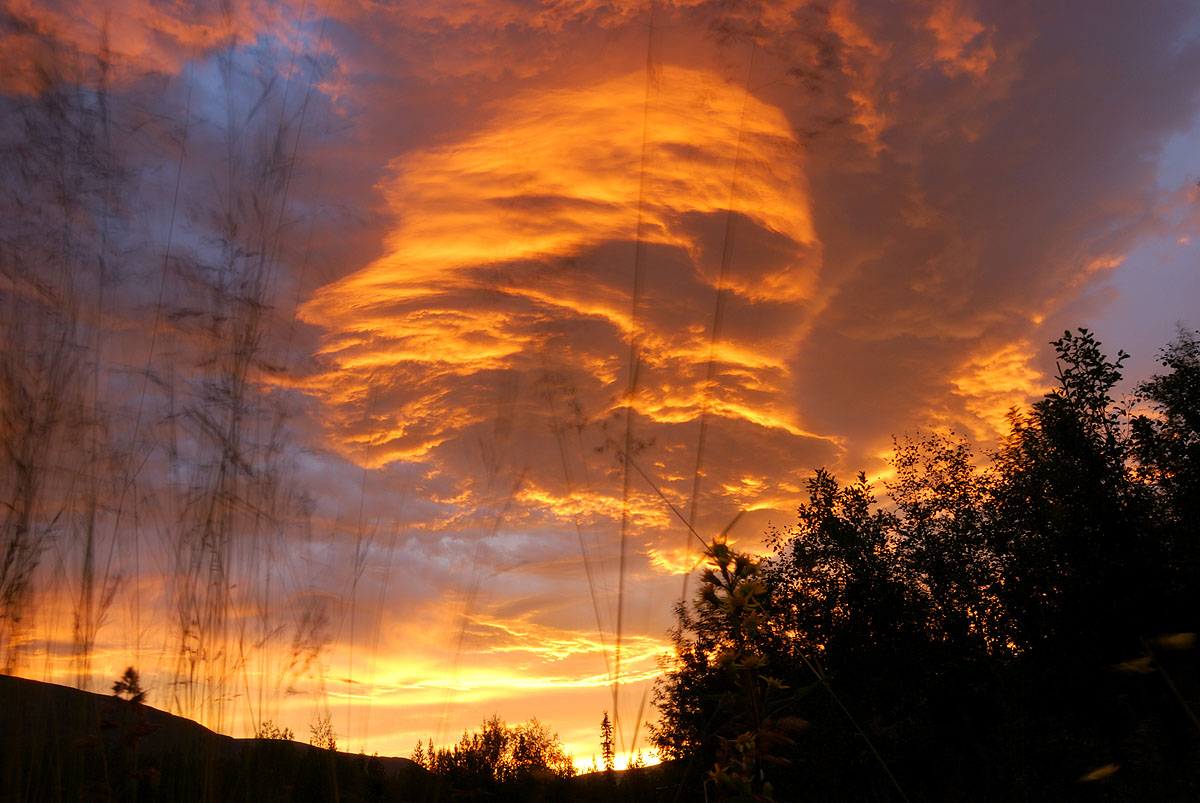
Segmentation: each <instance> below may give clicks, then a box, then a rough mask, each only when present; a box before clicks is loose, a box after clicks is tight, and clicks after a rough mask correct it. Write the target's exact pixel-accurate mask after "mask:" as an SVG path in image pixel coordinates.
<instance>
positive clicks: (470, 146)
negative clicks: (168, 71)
mask: <svg viewBox="0 0 1200 803" xmlns="http://www.w3.org/2000/svg"><path fill="white" fill-rule="evenodd" d="M802 164H803V159H802V153H801V149H800V146H799V145H798V144H797V142H796V141H795V139H794V138H793V137H792V135H791V132H790V129H789V126H788V123H787V121H786V120H785V119H784V118H783V116H782V114H781V113H780V112H779V110H777V109H775V108H773V107H771V106H768V105H767V104H764V103H762V102H760V101H758V100H757V99H755V98H754V97H753V96H752V95H750V94H749V93H747V92H746V91H745V90H744V88H742V87H739V86H733V85H730V84H728V83H727V82H726V81H724V80H722V79H721V78H719V77H717V76H715V75H712V74H708V73H705V72H701V71H696V70H688V69H682V68H674V67H661V68H659V69H657V70H655V71H653V72H652V73H651V74H650V76H649V80H648V79H647V75H646V74H645V73H644V72H640V71H639V72H636V73H632V74H629V75H626V76H623V77H620V78H617V79H611V80H607V81H603V82H600V83H598V84H596V85H594V86H590V87H586V88H582V89H580V88H572V89H549V90H546V91H542V92H529V93H526V94H524V95H522V96H519V97H517V98H515V99H512V100H509V101H506V102H505V103H503V104H502V105H500V106H498V108H496V109H495V110H494V113H493V116H492V117H491V119H490V120H489V122H488V123H487V125H486V127H485V128H484V129H483V130H481V131H480V132H478V133H476V134H474V135H472V136H470V137H468V138H467V139H465V140H462V141H458V142H454V143H452V144H449V145H446V146H443V147H439V148H435V149H430V150H424V151H418V152H415V153H410V154H407V155H405V156H403V157H400V158H398V159H396V160H395V161H393V163H392V165H391V176H390V177H389V178H388V179H387V181H386V182H385V183H384V184H383V185H382V186H381V189H382V191H383V193H384V195H385V197H386V199H387V202H388V207H389V209H390V211H391V212H392V213H393V214H394V215H395V218H396V220H397V226H396V228H395V229H394V230H393V231H392V232H391V233H390V234H389V235H388V236H387V238H386V242H387V245H388V249H389V253H388V254H387V255H385V256H384V257H382V258H380V259H378V260H377V261H376V262H374V263H373V264H371V265H369V266H367V267H366V268H364V269H362V270H360V271H358V272H356V273H353V274H351V275H349V276H348V277H347V278H345V279H343V280H341V281H339V282H336V283H335V284H333V285H331V286H328V287H325V288H323V289H322V290H321V292H320V293H319V294H318V295H317V297H316V298H315V299H314V300H312V301H311V302H309V303H308V304H307V305H306V306H305V307H304V308H303V310H302V315H303V316H304V318H305V319H306V320H307V321H309V322H312V323H316V324H319V325H321V326H322V327H324V328H325V329H326V330H327V331H328V332H329V335H328V336H327V339H326V342H325V345H324V346H323V348H322V354H321V357H322V358H323V360H324V365H325V366H326V370H325V371H324V372H323V373H322V374H320V375H319V376H317V377H316V378H315V379H314V381H313V388H314V389H315V390H316V391H317V392H319V393H321V394H322V395H323V396H324V397H325V398H326V399H327V400H328V401H329V402H330V403H331V404H332V405H333V407H334V409H335V410H345V409H346V408H345V407H343V406H342V405H346V404H347V403H350V405H349V406H350V407H351V408H355V407H357V408H358V412H359V414H361V412H362V405H363V403H364V400H365V399H366V398H367V396H368V395H369V393H370V391H369V388H370V387H371V384H372V382H376V381H380V377H383V376H385V375H386V376H388V377H396V376H402V377H404V380H403V381H406V382H416V383H418V384H421V385H424V386H426V387H429V388H430V389H431V390H432V388H433V387H435V386H437V387H439V388H444V386H443V385H441V384H440V383H441V382H442V380H443V379H446V378H450V377H452V378H455V379H458V380H463V379H465V378H469V377H472V376H475V377H482V376H486V375H487V374H488V372H496V371H508V370H517V371H533V370H537V369H539V368H540V369H542V370H558V369H562V368H564V367H570V368H571V369H572V370H571V373H572V374H573V375H574V376H573V379H574V381H576V382H578V383H585V384H587V385H590V386H591V387H592V389H593V390H598V391H601V392H605V393H608V394H609V396H610V397H611V398H610V399H609V401H608V402H606V403H605V406H606V407H610V408H611V407H613V406H615V405H619V404H620V403H621V402H620V401H619V400H616V396H615V390H616V389H617V387H618V385H619V383H621V382H624V381H625V380H626V377H627V373H626V371H627V354H628V343H629V340H630V339H631V338H636V339H637V341H638V343H639V344H640V348H641V354H642V360H643V364H644V366H645V370H646V371H647V372H648V374H651V373H652V374H653V378H652V381H648V382H646V383H645V390H644V392H643V393H641V394H640V395H639V396H638V398H637V399H636V400H635V401H634V404H635V408H636V409H637V411H638V412H639V413H641V414H642V415H644V416H646V417H647V418H648V419H649V420H651V421H656V422H665V423H679V422H687V421H692V420H695V419H697V418H698V417H699V416H700V415H701V413H702V412H703V411H705V410H707V411H708V412H709V413H710V414H712V415H715V416H721V417H730V418H741V419H744V420H747V421H753V422H754V423H755V424H757V425H759V426H764V427H776V428H779V429H781V430H783V431H785V432H787V433H789V434H792V435H795V436H799V437H806V436H810V435H811V433H808V432H806V431H805V430H804V428H803V426H802V425H801V423H800V422H799V421H798V419H797V417H796V415H795V413H794V411H792V410H789V409H787V408H786V406H785V405H784V404H782V403H781V400H780V399H779V398H778V397H777V396H775V393H774V391H773V389H775V388H778V387H779V386H780V384H781V379H783V378H784V377H785V375H786V371H787V368H786V359H787V356H788V351H787V349H788V345H787V344H788V332H786V331H784V332H777V333H775V335H774V336H773V337H771V338H766V339H763V338H760V337H757V336H748V335H746V334H743V335H742V336H740V337H739V336H738V334H736V330H735V331H734V333H733V334H730V333H728V332H727V333H725V334H724V336H722V337H718V338H717V339H716V341H715V342H714V341H713V339H712V337H711V332H710V328H709V327H710V321H711V318H712V306H713V304H714V303H715V298H716V293H717V289H718V287H720V288H723V291H724V292H725V293H726V294H727V295H728V297H729V299H730V301H729V302H728V304H727V306H728V308H729V309H730V310H731V314H733V315H737V314H742V315H749V314H752V313H753V312H754V311H755V310H756V309H759V308H761V309H765V310H769V311H774V314H775V315H778V314H779V311H780V310H785V309H786V310H788V311H789V312H791V313H794V314H795V315H796V318H798V319H799V320H803V314H804V306H805V304H806V303H808V302H810V301H811V299H812V296H813V293H814V289H815V285H816V282H817V279H818V273H819V270H820V246H819V243H818V242H817V241H816V237H815V235H814V233H813V228H812V223H811V215H810V211H809V200H808V198H807V195H806V190H805V186H806V184H805V179H804V175H803V171H802V168H801V165H802ZM731 215H732V218H731ZM732 229H736V230H737V236H738V237H739V238H740V240H741V241H743V242H745V243H747V244H749V246H750V247H754V248H758V249H760V250H762V251H763V252H765V253H766V254H767V256H768V258H767V259H765V260H758V261H755V262H749V261H747V260H740V261H737V262H736V263H735V262H734V261H733V260H731V259H730V258H729V255H728V254H724V260H723V251H724V248H725V244H726V243H727V242H729V239H730V237H731V236H732V233H731V230H732ZM719 232H724V233H725V234H724V239H722V237H721V236H720V234H719ZM723 261H724V268H725V270H724V275H723V277H722V262H723ZM635 270H637V271H639V272H640V273H641V274H642V276H641V277H640V279H639V281H641V282H642V283H643V288H644V289H643V296H642V298H641V300H640V304H639V307H638V309H637V310H636V311H634V310H633V309H632V308H631V303H630V296H631V293H632V283H633V280H634V271H635ZM635 315H636V318H635ZM710 356H711V358H712V359H713V361H714V364H715V365H716V366H717V371H716V376H715V377H714V384H715V385H716V386H719V391H720V392H717V393H713V392H712V388H710V389H709V391H708V392H705V390H704V384H703V382H702V381H699V380H702V379H703V375H704V370H705V366H706V365H707V362H708V360H709V358H710ZM764 389H768V390H764ZM407 404H408V409H406V410H405V411H404V414H403V415H397V416H395V418H394V421H395V422H396V423H395V426H394V427H392V428H389V427H387V426H380V427H377V428H376V429H375V431H374V432H372V434H371V435H370V437H369V440H370V444H365V443H361V442H360V443H354V442H353V439H352V438H350V439H348V441H350V442H348V443H347V444H346V446H347V448H348V449H349V450H350V451H351V453H352V454H354V456H355V458H356V459H357V460H359V461H362V462H366V463H367V464H369V465H373V466H379V465H383V464H385V463H388V462H390V461H393V460H397V459H413V458H420V457H422V456H423V455H424V454H425V453H426V452H427V451H428V450H429V449H430V448H432V447H434V446H436V445H438V444H439V443H442V442H444V441H445V440H446V439H448V438H450V437H452V436H453V434H454V432H456V431H458V430H460V429H461V428H462V427H464V426H466V425H469V424H471V423H476V422H477V421H478V420H480V419H479V418H478V417H479V416H480V415H481V413H480V411H479V409H478V408H474V409H470V408H468V407H467V406H465V405H459V404H455V403H454V400H453V399H450V398H447V396H446V394H445V391H444V389H440V390H438V391H432V392H429V393H422V394H413V395H412V397H411V398H410V400H409V401H408V402H407ZM591 412H592V414H602V413H603V412H604V411H603V410H592V411H591ZM434 419H436V423H432V421H433V420H434ZM422 420H425V421H430V422H431V426H430V427H428V428H425V429H422V430H420V431H419V433H418V428H414V427H413V425H412V422H419V421H422ZM367 446H370V447H371V448H370V449H368V448H366V447H367Z"/></svg>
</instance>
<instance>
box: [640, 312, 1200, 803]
mask: <svg viewBox="0 0 1200 803" xmlns="http://www.w3.org/2000/svg"><path fill="white" fill-rule="evenodd" d="M1054 346H1055V348H1056V349H1057V351H1058V364H1059V376H1058V383H1057V387H1056V388H1055V389H1054V390H1052V391H1051V392H1049V393H1048V394H1047V395H1046V396H1045V397H1044V398H1043V399H1042V400H1041V401H1039V402H1037V403H1036V404H1035V405H1033V407H1032V409H1030V410H1029V411H1028V412H1019V411H1015V410H1014V411H1013V412H1012V413H1011V414H1010V423H1011V431H1010V433H1009V434H1008V436H1007V437H1006V438H1005V439H1004V440H1003V442H1002V443H1001V444H1000V446H999V448H998V449H997V450H996V451H995V452H993V453H990V454H988V455H986V459H985V460H982V461H980V460H978V459H977V457H976V455H975V454H974V453H973V451H972V449H971V447H970V446H969V444H967V443H966V442H965V441H962V440H957V439H955V438H954V437H953V436H946V435H941V434H934V435H929V436H927V437H925V438H923V439H919V440H915V441H914V440H909V439H906V440H903V441H900V442H898V443H897V444H896V448H895V452H894V455H893V457H892V465H893V467H894V469H895V475H894V477H893V478H892V479H891V480H889V481H886V482H884V483H883V489H882V490H883V492H884V493H883V494H882V495H881V498H879V499H876V498H875V497H874V490H875V489H872V488H871V487H870V485H869V484H868V483H867V480H866V478H865V476H864V475H861V474H860V475H859V477H858V478H857V479H856V480H855V481H853V482H850V483H848V484H843V483H841V482H839V481H838V480H837V479H836V478H835V477H834V476H833V475H831V474H830V473H828V472H827V471H824V470H820V471H817V472H816V473H815V475H814V476H813V477H812V479H811V480H810V481H809V488H808V490H809V501H808V502H807V503H805V504H803V505H801V507H800V508H799V511H798V522H797V524H796V525H794V526H792V527H789V528H786V529H774V530H772V531H771V532H770V533H769V534H768V545H769V546H770V548H771V550H772V555H771V556H770V557H769V558H767V559H765V560H763V561H761V562H759V561H755V560H753V559H751V558H750V557H749V556H747V555H743V554H739V553H737V552H735V551H733V550H731V549H730V548H729V547H728V546H727V545H725V544H723V543H719V542H718V543H714V544H713V545H712V547H710V549H709V558H710V561H709V565H710V568H709V569H708V571H706V573H705V575H704V579H703V582H702V583H701V588H700V589H699V592H698V594H697V596H696V598H695V600H694V601H693V604H691V605H686V606H685V605H681V606H680V607H679V609H678V625H677V628H676V630H675V632H674V641H675V649H676V659H677V660H676V662H675V664H674V665H673V666H672V667H671V668H670V672H669V673H668V675H667V676H666V677H665V678H664V679H663V680H662V681H660V683H659V685H658V688H657V704H658V707H659V710H660V713H661V720H660V723H659V725H658V727H657V728H656V729H655V730H654V739H655V741H656V743H657V746H658V748H659V750H660V751H661V752H662V754H663V755H664V757H670V758H675V759H678V760H680V761H681V762H683V763H684V764H685V765H686V766H687V767H688V773H687V774H688V779H687V780H686V781H685V782H684V790H685V791H684V796H685V798H687V799H701V798H700V794H701V789H700V787H701V783H702V782H704V781H705V779H707V782H708V783H709V784H710V786H709V789H710V795H711V793H712V790H713V789H714V788H715V789H717V790H718V793H717V797H718V798H719V799H727V800H728V799H738V800H771V799H775V800H781V801H782V800H799V799H802V798H803V799H822V800H904V799H907V800H1003V801H1019V800H1074V799H1080V800H1083V799H1086V800H1196V799H1200V720H1198V719H1197V711H1200V660H1198V656H1197V649H1196V648H1195V639H1196V631H1197V617H1198V616H1200V600H1198V598H1197V589H1198V583H1197V579H1198V575H1197V569H1198V568H1200V565H1198V562H1197V561H1198V558H1200V538H1198V537H1197V536H1198V535H1200V527H1198V522H1200V518H1198V515H1197V514H1198V513H1200V507H1198V505H1200V340H1198V339H1197V335H1196V334H1195V333H1190V332H1182V333H1181V334H1180V336H1179V338H1178V339H1177V340H1176V341H1175V342H1174V343H1173V344H1171V345H1170V346H1168V347H1167V348H1166V349H1165V350H1164V351H1163V352H1162V355H1161V363H1162V366H1163V368H1164V373H1162V374H1160V375H1156V376H1154V377H1153V378H1151V379H1150V380H1148V381H1146V382H1144V383H1142V384H1141V385H1140V386H1139V387H1138V388H1137V389H1136V392H1135V394H1134V396H1133V398H1132V399H1130V401H1129V402H1128V404H1129V406H1130V408H1131V409H1126V408H1125V407H1123V406H1122V404H1121V403H1119V402H1118V401H1116V400H1114V398H1113V396H1112V393H1113V389H1114V387H1115V386H1116V385H1117V383H1118V382H1119V380H1120V378H1121V363H1122V362H1123V361H1124V359H1125V357H1126V356H1127V355H1125V354H1124V353H1123V352H1122V353H1119V355H1118V357H1117V359H1116V360H1110V359H1109V358H1108V357H1107V356H1105V354H1104V353H1103V352H1102V350H1101V348H1100V343H1099V342H1098V341H1097V340H1096V339H1095V337H1094V336H1093V335H1092V334H1091V333H1089V332H1088V331H1086V330H1079V332H1078V334H1072V333H1066V334H1064V336H1063V338H1062V339H1060V340H1058V341H1056V342H1055V343H1054ZM689 795H690V797H689ZM710 799H711V797H710Z"/></svg>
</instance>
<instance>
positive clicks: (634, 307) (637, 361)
mask: <svg viewBox="0 0 1200 803" xmlns="http://www.w3.org/2000/svg"><path fill="white" fill-rule="evenodd" d="M654 10H655V9H654V4H653V3H651V5H650V31H649V35H648V36H647V37H646V95H645V101H644V103H643V106H642V157H641V175H640V177H639V179H638V203H637V228H636V230H635V237H636V240H635V245H634V256H633V290H632V293H631V298H630V314H629V387H628V389H627V391H626V398H625V449H624V454H623V458H624V459H623V462H624V466H623V470H622V487H621V553H620V560H619V562H618V569H617V571H618V587H617V641H616V656H615V658H616V672H615V680H614V682H613V724H614V726H615V728H616V730H617V733H618V734H620V733H621V727H620V722H621V708H620V693H621V645H622V641H623V640H624V628H625V573H626V563H627V561H628V556H629V491H630V474H629V469H630V466H631V463H632V461H633V412H634V407H635V406H636V405H635V402H636V399H637V390H638V380H639V376H638V374H639V371H640V368H641V339H640V336H639V333H638V317H637V315H638V305H639V303H640V301H641V292H642V262H643V259H644V253H645V239H644V230H645V225H646V223H645V214H644V208H643V207H644V203H645V197H646V155H647V153H648V152H649V148H650V98H651V94H652V90H653V88H654V78H655V71H654Z"/></svg>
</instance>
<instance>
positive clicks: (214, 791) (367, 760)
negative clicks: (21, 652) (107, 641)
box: [0, 675, 427, 803]
mask: <svg viewBox="0 0 1200 803" xmlns="http://www.w3.org/2000/svg"><path fill="white" fill-rule="evenodd" d="M426 775H427V773H426V772H425V771H424V770H422V769H421V768H420V767H417V766H416V765H415V764H414V763H413V762H412V761H410V760H409V759H406V758H380V757H368V756H363V755H353V754H346V753H334V752H330V751H327V750H320V749H317V748H314V747H311V746H309V745H303V744H298V743H296V742H285V741H273V740H259V739H234V738H231V737H229V736H222V735H221V734H218V733H214V732H212V731H210V730H209V729H208V728H205V727H203V726H202V725H199V724H197V723H195V722H192V721H191V720H188V719H184V718H182V717H177V716H174V715H172V714H168V713H166V712H164V711H160V710H158V709H155V708H151V707H150V706H146V705H137V704H133V703H131V702H129V701H127V700H121V699H119V698H116V697H113V696H106V695H101V694H93V693H90V692H84V691H79V690H78V689H73V688H68V687H65V686H58V685H54V684H50V683H41V682H38V681H33V680H26V679H23V678H17V677H11V676H7V675H0V802H2V803H10V801H11V803H17V802H18V801H20V802H21V803H24V802H25V801H43V800H44V801H61V800H71V801H74V800H138V801H240V800H245V801H310V800H311V801H325V800H339V801H350V802H351V803H353V801H374V800H419V799H421V798H422V797H423V795H424V789H425V786H426V777H425V776H426Z"/></svg>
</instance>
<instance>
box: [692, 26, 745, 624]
mask: <svg viewBox="0 0 1200 803" xmlns="http://www.w3.org/2000/svg"><path fill="white" fill-rule="evenodd" d="M757 51H758V42H757V40H754V39H751V45H750V59H749V64H748V66H747V68H746V84H745V88H744V89H743V91H742V115H741V119H740V120H739V122H738V137H737V148H736V150H735V151H734V158H733V175H732V176H731V177H730V180H729V203H728V204H727V205H726V209H725V237H724V241H723V243H722V245H721V267H720V271H719V272H718V274H717V296H716V300H715V302H714V307H713V317H712V331H711V333H710V335H709V341H708V365H707V367H706V369H705V373H704V386H703V396H702V402H701V408H700V433H699V436H698V437H697V440H696V468H695V471H694V472H693V474H692V500H691V504H690V506H689V510H688V518H687V523H688V529H689V530H691V529H692V526H693V525H695V523H696V510H697V507H698V505H699V503H700V477H701V475H702V474H703V465H704V452H705V446H706V444H707V442H708V419H709V416H710V414H711V412H712V390H713V381H714V378H715V375H716V354H717V343H718V342H719V341H720V339H721V329H722V326H723V324H724V320H725V303H726V298H727V296H728V292H727V288H726V279H727V276H728V274H729V264H730V262H732V260H733V235H734V230H735V228H736V225H737V216H736V214H735V213H734V208H733V207H734V201H735V199H736V196H737V180H738V171H739V169H740V167H741V163H742V139H743V136H744V134H745V130H746V110H747V108H748V107H749V105H750V79H751V76H752V75H753V74H754V54H755V53H756V52H757ZM692 532H695V530H692ZM703 540H704V539H701V541H703ZM691 543H692V542H691V540H690V539H688V540H687V541H686V549H687V557H688V558H689V559H690V558H691ZM690 577H691V572H688V573H686V574H684V575H683V589H682V591H681V592H680V595H679V598H680V600H686V599H687V588H688V579H689V578H690Z"/></svg>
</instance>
